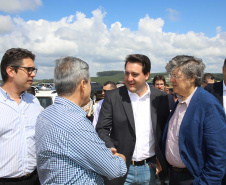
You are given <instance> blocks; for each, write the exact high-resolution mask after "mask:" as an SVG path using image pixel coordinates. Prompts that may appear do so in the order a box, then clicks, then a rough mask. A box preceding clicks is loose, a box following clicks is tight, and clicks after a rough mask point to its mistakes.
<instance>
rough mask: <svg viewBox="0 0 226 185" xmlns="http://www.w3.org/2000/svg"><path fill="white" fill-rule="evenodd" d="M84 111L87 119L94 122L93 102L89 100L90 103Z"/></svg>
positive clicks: (84, 107)
mask: <svg viewBox="0 0 226 185" xmlns="http://www.w3.org/2000/svg"><path fill="white" fill-rule="evenodd" d="M82 109H83V110H84V111H85V112H86V114H87V115H86V116H87V118H88V119H89V120H90V121H91V122H92V121H93V100H92V99H91V98H89V102H88V103H87V104H86V105H85V106H83V107H82Z"/></svg>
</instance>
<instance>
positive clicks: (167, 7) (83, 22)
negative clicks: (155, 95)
mask: <svg viewBox="0 0 226 185" xmlns="http://www.w3.org/2000/svg"><path fill="white" fill-rule="evenodd" d="M225 8H226V1H225V0H215V1H213V0H190V1H181V0H139V1H137V0H114V1H111V0H83V1H81V0H66V1H62V0H54V1H52V0H43V1H42V0H0V23H1V24H0V58H2V56H3V54H4V53H5V51H6V50H7V49H9V48H12V47H22V48H26V49H29V50H31V51H32V52H33V53H34V54H35V55H36V60H35V65H36V67H37V68H38V74H37V77H36V79H44V78H45V79H46V78H53V68H54V64H55V63H54V61H55V59H57V58H60V57H61V56H67V55H70V56H75V57H79V58H81V59H83V60H84V61H86V62H87V63H88V64H89V65H90V73H91V76H92V77H94V76H96V72H99V71H106V70H123V65H124V59H125V57H126V55H128V54H131V53H141V54H145V55H147V56H148V57H149V58H150V59H151V61H152V70H151V71H152V72H165V65H166V62H168V61H169V60H170V59H171V58H172V57H174V56H176V55H179V54H186V55H194V56H196V57H199V58H202V59H203V61H204V63H205V64H206V72H214V73H221V67H222V64H223V61H224V59H225V58H226V14H225Z"/></svg>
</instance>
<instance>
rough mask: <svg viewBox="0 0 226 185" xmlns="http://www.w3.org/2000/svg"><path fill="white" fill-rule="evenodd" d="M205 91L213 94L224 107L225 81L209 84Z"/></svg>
mask: <svg viewBox="0 0 226 185" xmlns="http://www.w3.org/2000/svg"><path fill="white" fill-rule="evenodd" d="M205 89H206V90H207V91H208V92H209V93H211V94H212V95H214V96H215V97H216V98H217V99H218V100H219V102H220V103H221V105H222V106H223V81H221V82H216V83H213V84H208V85H207V86H206V87H205Z"/></svg>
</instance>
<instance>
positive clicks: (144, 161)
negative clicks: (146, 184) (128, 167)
mask: <svg viewBox="0 0 226 185" xmlns="http://www.w3.org/2000/svg"><path fill="white" fill-rule="evenodd" d="M152 158H155V156H153V157H150V158H147V159H145V160H143V161H131V163H130V164H132V165H134V166H142V165H145V164H146V163H148V162H149V161H151V160H152Z"/></svg>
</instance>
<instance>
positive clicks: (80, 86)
mask: <svg viewBox="0 0 226 185" xmlns="http://www.w3.org/2000/svg"><path fill="white" fill-rule="evenodd" d="M85 85H86V82H85V80H81V82H80V83H79V89H80V91H81V92H84V91H85Z"/></svg>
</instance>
